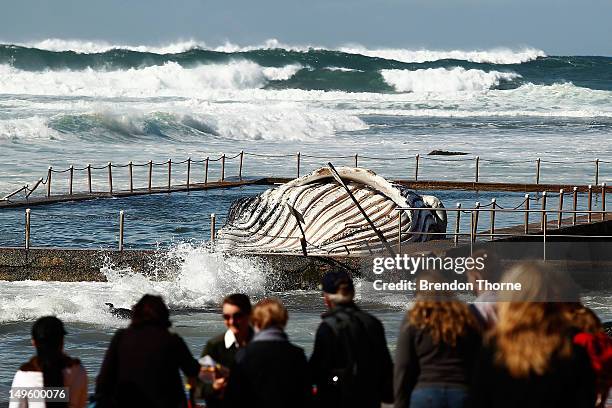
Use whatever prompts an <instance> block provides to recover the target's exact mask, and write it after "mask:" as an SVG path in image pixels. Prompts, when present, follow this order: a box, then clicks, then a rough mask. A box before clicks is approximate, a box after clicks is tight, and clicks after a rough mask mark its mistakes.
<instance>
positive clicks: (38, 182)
mask: <svg viewBox="0 0 612 408" xmlns="http://www.w3.org/2000/svg"><path fill="white" fill-rule="evenodd" d="M42 182H43V178H42V177H41V178H39V179H38V181H37V182H36V184H34V187H32V189H31V190H30V191H29V192H28V194H26V196H25V198H26V200H27V199H29V198H30V195H31V194H32V193H33V192H34V190H36V189H37V188H38V186H39V185H40V183H42Z"/></svg>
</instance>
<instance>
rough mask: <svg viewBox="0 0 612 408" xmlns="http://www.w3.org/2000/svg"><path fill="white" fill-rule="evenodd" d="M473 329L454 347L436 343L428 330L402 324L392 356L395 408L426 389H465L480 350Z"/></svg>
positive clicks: (406, 404) (407, 402)
mask: <svg viewBox="0 0 612 408" xmlns="http://www.w3.org/2000/svg"><path fill="white" fill-rule="evenodd" d="M481 342H482V339H481V336H480V333H479V332H478V330H477V329H476V328H473V329H470V328H468V330H467V332H466V334H465V336H462V337H459V338H457V344H456V345H455V346H454V347H453V346H451V345H449V344H447V343H445V342H443V341H440V342H438V343H435V342H434V340H433V338H432V336H431V334H430V332H429V330H428V329H419V328H417V327H415V326H413V325H411V324H409V323H408V321H407V320H404V322H403V323H402V326H401V329H400V333H399V338H398V339H397V348H396V354H395V375H394V378H393V384H394V387H395V407H396V408H405V407H407V406H408V405H409V403H410V396H411V394H412V391H413V390H414V389H415V388H417V387H421V386H426V385H434V384H435V385H453V386H463V387H465V388H466V389H468V387H469V385H470V382H471V372H472V366H473V364H474V359H475V358H476V356H477V355H478V351H479V349H480V346H481Z"/></svg>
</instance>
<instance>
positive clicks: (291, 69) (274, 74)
mask: <svg viewBox="0 0 612 408" xmlns="http://www.w3.org/2000/svg"><path fill="white" fill-rule="evenodd" d="M302 68H303V67H302V65H300V64H291V65H285V66H284V67H280V68H277V67H266V68H264V69H263V74H264V75H265V76H266V78H267V79H269V80H271V81H286V80H288V79H289V78H291V77H292V76H294V75H295V74H296V73H297V72H298V71H299V70H301V69H302Z"/></svg>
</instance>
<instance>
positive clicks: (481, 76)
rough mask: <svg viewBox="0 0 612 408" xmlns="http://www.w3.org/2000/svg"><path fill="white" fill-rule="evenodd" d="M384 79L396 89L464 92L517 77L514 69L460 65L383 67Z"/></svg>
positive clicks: (401, 90)
mask: <svg viewBox="0 0 612 408" xmlns="http://www.w3.org/2000/svg"><path fill="white" fill-rule="evenodd" d="M381 74H382V76H383V78H384V79H385V82H387V83H388V84H389V85H392V86H393V87H394V88H395V90H396V91H398V92H463V91H484V90H488V89H494V88H496V87H498V86H499V85H500V84H501V83H502V82H510V81H512V80H514V79H517V78H520V75H518V74H516V73H513V72H497V71H491V72H485V71H481V70H478V69H468V70H466V69H464V68H461V67H457V68H453V69H446V68H430V69H419V70H416V71H407V70H383V71H382V72H381Z"/></svg>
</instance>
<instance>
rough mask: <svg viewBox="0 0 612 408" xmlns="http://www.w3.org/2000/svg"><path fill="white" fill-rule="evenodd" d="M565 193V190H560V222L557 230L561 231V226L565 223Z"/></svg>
mask: <svg viewBox="0 0 612 408" xmlns="http://www.w3.org/2000/svg"><path fill="white" fill-rule="evenodd" d="M564 193H565V191H564V190H563V189H561V190H559V221H558V222H557V228H558V229H561V224H562V223H563V194H564Z"/></svg>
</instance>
